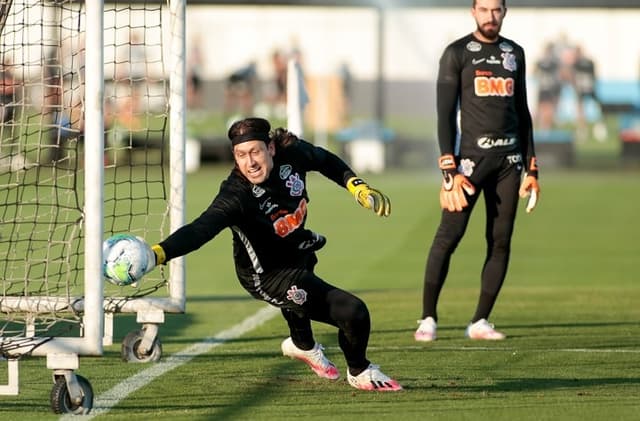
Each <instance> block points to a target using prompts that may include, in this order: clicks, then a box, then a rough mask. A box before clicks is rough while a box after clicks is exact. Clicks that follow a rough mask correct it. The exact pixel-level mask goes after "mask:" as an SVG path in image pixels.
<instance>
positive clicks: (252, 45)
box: [187, 6, 640, 80]
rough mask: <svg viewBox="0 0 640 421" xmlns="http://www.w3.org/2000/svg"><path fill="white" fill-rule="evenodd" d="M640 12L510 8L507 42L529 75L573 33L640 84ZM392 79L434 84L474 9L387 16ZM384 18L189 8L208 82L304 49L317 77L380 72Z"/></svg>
mask: <svg viewBox="0 0 640 421" xmlns="http://www.w3.org/2000/svg"><path fill="white" fill-rule="evenodd" d="M638 22H640V9H630V10H624V9H582V10H576V9H527V8H512V9H509V11H508V14H507V17H506V19H505V22H504V25H503V31H502V33H503V35H504V36H506V37H509V38H512V39H514V40H515V41H516V42H518V43H520V44H521V45H522V46H523V47H525V50H526V52H527V60H528V63H529V66H528V67H529V69H530V70H531V69H533V63H534V62H535V61H536V59H537V58H538V56H539V54H540V53H541V51H542V47H543V45H544V43H545V42H546V41H549V40H552V39H557V38H558V37H559V36H560V34H563V33H564V34H566V35H567V37H568V39H569V40H570V41H572V42H575V43H580V44H581V45H582V46H583V48H584V51H585V53H587V54H588V55H591V56H592V57H593V58H594V59H595V60H596V65H597V68H598V71H599V74H600V77H601V78H603V79H622V80H635V79H637V78H638V77H639V72H640V43H638V39H639V38H640V31H639V30H638V29H637V23H638ZM385 24H386V29H387V35H386V42H387V44H386V45H387V47H386V48H387V51H386V61H385V65H384V66H385V67H384V68H385V76H386V77H388V78H392V79H400V80H401V79H414V80H415V79H432V78H434V77H435V72H436V71H437V62H438V59H439V56H440V53H441V51H442V48H443V47H444V46H445V44H446V43H448V42H450V41H452V40H453V39H455V38H458V37H460V36H462V35H464V34H466V33H468V32H471V31H472V30H473V29H474V28H475V23H474V21H473V18H472V17H471V15H470V11H469V9H460V8H451V9H446V8H445V9H441V8H440V9H424V8H421V9H396V10H391V11H388V12H387V14H386V21H385ZM376 31H377V14H376V12H375V11H374V10H372V9H363V8H316V7H297V8H295V7H227V6H211V7H208V6H188V7H187V32H188V39H187V45H189V42H190V41H191V40H195V39H196V38H198V39H200V40H201V41H200V42H201V48H202V51H203V52H204V55H205V56H206V58H207V61H206V64H205V69H204V70H205V77H208V78H214V79H219V78H223V77H224V76H226V75H227V74H229V73H230V72H231V71H233V70H234V69H236V68H238V67H241V66H242V65H243V64H246V63H247V62H248V61H249V60H251V59H256V60H257V61H258V64H259V70H260V72H261V74H262V75H265V76H268V75H269V72H270V62H269V56H270V54H271V52H272V50H273V49H275V48H283V49H289V48H291V47H293V46H294V44H297V46H299V47H300V49H301V50H302V52H303V54H304V65H305V70H306V71H307V73H309V74H327V73H331V72H332V71H334V70H335V69H336V68H337V67H338V65H339V64H340V62H341V61H343V60H345V61H347V62H348V64H349V66H350V68H351V70H352V72H353V73H354V76H355V77H356V78H360V79H374V78H375V77H376V71H377V50H376V42H377V34H376Z"/></svg>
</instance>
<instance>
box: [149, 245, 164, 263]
mask: <svg viewBox="0 0 640 421" xmlns="http://www.w3.org/2000/svg"><path fill="white" fill-rule="evenodd" d="M151 250H153V253H154V254H155V255H156V266H157V265H164V264H165V262H166V261H167V256H166V255H165V254H164V249H163V248H162V246H160V244H155V245H153V246H151Z"/></svg>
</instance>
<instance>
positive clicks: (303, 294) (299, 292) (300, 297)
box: [287, 285, 307, 306]
mask: <svg viewBox="0 0 640 421" xmlns="http://www.w3.org/2000/svg"><path fill="white" fill-rule="evenodd" d="M287 300H289V301H293V302H294V303H296V304H298V305H299V306H301V305H302V304H304V303H305V302H307V291H305V290H304V289H298V287H297V286H295V285H292V286H291V288H289V290H288V291H287Z"/></svg>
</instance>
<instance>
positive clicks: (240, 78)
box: [223, 61, 258, 120]
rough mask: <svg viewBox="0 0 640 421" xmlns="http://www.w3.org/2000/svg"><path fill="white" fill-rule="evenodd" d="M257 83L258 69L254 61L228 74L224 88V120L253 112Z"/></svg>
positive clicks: (245, 115)
mask: <svg viewBox="0 0 640 421" xmlns="http://www.w3.org/2000/svg"><path fill="white" fill-rule="evenodd" d="M257 85H258V70H257V65H256V62H255V61H250V62H249V63H247V65H245V66H243V67H241V68H239V69H237V70H235V71H234V72H233V73H231V74H230V75H229V77H228V78H227V83H226V86H225V90H224V110H223V115H224V118H225V120H228V119H236V118H237V116H238V115H240V116H241V118H242V117H247V116H249V115H251V114H253V106H254V105H255V101H256V90H257Z"/></svg>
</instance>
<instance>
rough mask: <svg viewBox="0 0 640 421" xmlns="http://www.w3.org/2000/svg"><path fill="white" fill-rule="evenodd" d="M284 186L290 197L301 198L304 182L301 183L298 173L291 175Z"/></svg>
mask: <svg viewBox="0 0 640 421" xmlns="http://www.w3.org/2000/svg"><path fill="white" fill-rule="evenodd" d="M284 185H285V186H287V187H289V193H290V194H291V196H302V192H303V191H304V181H302V179H301V178H300V175H298V173H295V174H291V175H290V176H289V179H288V180H287V181H286V182H285V183H284Z"/></svg>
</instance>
